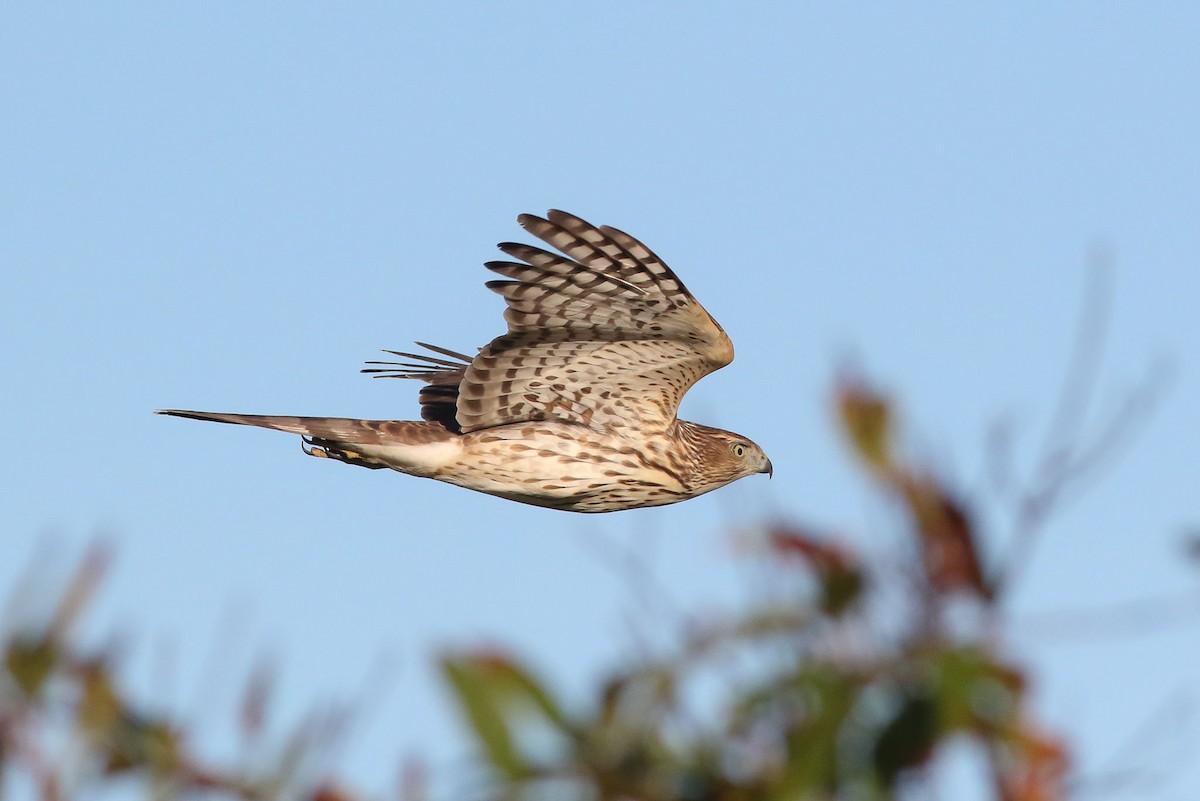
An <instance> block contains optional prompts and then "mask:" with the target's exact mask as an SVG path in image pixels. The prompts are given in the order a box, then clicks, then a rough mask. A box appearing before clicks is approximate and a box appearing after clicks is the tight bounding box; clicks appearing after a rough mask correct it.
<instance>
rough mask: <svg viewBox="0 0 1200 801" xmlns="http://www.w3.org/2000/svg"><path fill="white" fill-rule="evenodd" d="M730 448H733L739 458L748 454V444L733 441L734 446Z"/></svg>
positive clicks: (734, 453)
mask: <svg viewBox="0 0 1200 801" xmlns="http://www.w3.org/2000/svg"><path fill="white" fill-rule="evenodd" d="M730 450H732V451H733V455H734V456H736V457H737V458H739V459H741V458H742V457H743V456H745V455H746V446H745V445H743V444H742V443H740V442H735V443H733V447H732V448H730Z"/></svg>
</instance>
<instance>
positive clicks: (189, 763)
mask: <svg viewBox="0 0 1200 801" xmlns="http://www.w3.org/2000/svg"><path fill="white" fill-rule="evenodd" d="M835 407H836V410H837V415H838V419H839V421H840V425H841V427H842V429H843V431H844V433H845V435H846V440H847V442H848V443H849V447H850V449H851V451H852V452H853V453H854V454H855V456H856V458H857V461H858V462H859V463H861V465H862V467H863V470H864V473H865V475H866V476H867V477H868V481H870V482H871V484H872V485H873V486H874V487H875V488H876V489H877V490H878V492H879V494H880V495H881V496H882V497H883V498H884V499H885V502H886V505H887V508H889V509H892V510H894V511H895V520H896V521H897V522H898V525H897V528H898V529H899V530H900V532H902V536H901V542H902V547H901V548H900V550H899V552H898V553H888V554H879V555H875V556H872V557H871V558H867V557H865V556H862V555H860V554H857V553H856V552H855V551H854V549H852V548H850V547H849V546H848V545H846V544H845V543H842V542H840V541H839V540H838V539H837V538H836V537H832V536H829V535H826V534H823V533H820V532H816V531H813V530H810V529H808V528H806V527H803V526H800V525H796V524H791V523H788V524H774V525H766V526H763V527H762V528H761V529H760V530H758V531H757V532H756V533H755V535H754V545H755V546H756V548H757V552H758V553H759V554H760V555H761V556H762V557H763V558H764V559H765V560H766V563H767V565H768V566H769V567H770V569H771V570H773V571H775V574H777V575H779V576H780V577H781V585H780V586H781V587H782V592H780V593H777V594H776V595H775V596H772V597H770V598H768V599H764V600H763V601H762V602H761V604H759V605H758V606H755V607H752V608H750V609H748V610H747V611H744V612H743V613H740V614H739V615H737V616H733V617H730V618H728V619H718V620H714V619H706V620H704V621H703V622H701V623H699V624H697V623H695V622H694V621H692V623H691V625H688V626H686V627H684V630H683V631H682V632H681V633H680V636H679V638H678V640H676V641H675V644H674V645H672V646H670V647H665V648H663V649H662V651H661V652H659V653H655V654H654V655H649V656H642V657H638V658H635V659H633V660H631V661H628V662H627V663H626V664H625V665H624V666H623V667H621V668H620V669H619V670H617V671H615V672H614V673H613V674H612V675H611V676H610V677H609V678H608V679H607V680H606V681H604V682H603V683H601V685H600V686H597V687H595V688H594V689H593V692H592V696H591V697H590V698H586V699H575V700H574V702H572V703H567V702H565V701H564V700H562V699H560V698H558V697H557V695H556V693H555V691H554V690H553V689H552V688H551V686H550V685H548V684H547V683H546V682H544V681H543V680H542V678H541V677H539V676H537V675H535V673H534V672H533V671H532V670H531V669H529V667H527V666H526V665H524V664H522V662H521V661H520V660H519V659H517V658H516V657H514V656H512V655H510V654H507V653H504V652H502V651H499V650H495V649H490V650H465V651H455V652H450V653H445V654H443V655H442V656H441V658H440V662H439V664H440V669H441V672H442V674H443V676H444V679H445V682H446V685H447V686H448V688H449V690H450V693H451V695H452V697H453V698H454V699H455V701H456V703H457V705H458V707H459V708H460V711H461V713H462V717H463V719H464V721H465V723H466V726H467V729H468V731H469V732H470V734H471V736H472V738H473V740H474V743H475V745H476V750H477V755H478V759H479V763H480V764H481V765H483V766H484V767H485V771H484V774H483V778H484V784H483V785H481V786H478V787H473V788H472V789H470V790H469V791H467V792H464V793H460V794H457V795H456V796H455V799H456V801H457V799H461V798H463V797H470V798H496V799H514V800H515V799H566V800H568V801H569V800H570V799H580V800H581V801H582V800H583V799H587V800H588V801H618V800H628V801H806V800H809V799H811V800H812V801H833V800H834V799H838V800H841V799H865V800H867V801H872V800H874V799H879V800H880V801H882V800H883V799H892V798H913V797H916V798H924V797H928V795H929V793H928V791H929V790H930V786H931V782H932V781H933V778H932V777H933V774H934V771H933V770H932V767H933V766H935V765H937V764H938V761H939V760H940V759H942V758H945V756H946V754H947V753H949V752H951V750H953V752H954V753H959V754H962V753H963V752H964V750H965V751H966V752H968V753H973V754H975V755H976V756H977V757H978V758H977V759H975V760H974V761H972V762H970V764H971V765H973V766H975V767H976V768H977V769H978V771H977V772H978V773H979V775H978V777H977V781H978V784H979V786H980V787H982V788H984V789H985V790H986V792H984V793H983V794H984V795H990V797H993V798H995V799H998V800H999V801H1051V800H1052V799H1060V798H1064V797H1066V790H1065V781H1066V776H1067V773H1068V770H1069V767H1070V758H1069V749H1068V747H1067V744H1066V743H1065V742H1064V741H1063V740H1062V739H1061V738H1060V737H1058V736H1055V735H1054V734H1052V733H1048V732H1047V731H1045V730H1044V729H1043V728H1042V727H1041V725H1039V723H1038V720H1037V716H1036V714H1035V712H1034V710H1033V709H1032V704H1031V700H1030V697H1029V692H1028V687H1029V677H1028V673H1027V671H1026V670H1025V669H1024V668H1023V667H1022V666H1021V665H1020V664H1019V662H1018V661H1017V660H1016V659H1015V658H1014V656H1013V655H1012V654H1011V653H1009V652H1008V649H1007V648H1006V647H1005V635H1006V631H1005V629H1006V626H1007V625H1009V624H1008V623H1007V620H1006V618H1005V617H1004V616H1003V615H1002V614H1001V613H1000V611H999V610H1000V605H1001V603H1002V601H1003V596H1004V595H1006V594H1007V593H1008V592H1010V590H1008V589H1007V582H1005V581H1002V580H1001V578H1002V577H1006V576H1005V570H1004V569H1003V568H1007V567H1010V566H1009V565H1000V564H996V565H992V566H991V567H990V569H989V565H988V563H987V560H986V559H984V557H983V555H982V554H981V552H980V550H979V539H980V537H979V532H978V527H977V524H976V522H975V517H974V515H973V514H972V510H971V509H970V507H969V505H968V504H966V503H965V502H964V500H963V499H962V498H960V497H958V496H956V494H955V493H954V492H952V491H951V490H950V489H949V488H948V487H947V486H946V485H945V484H944V483H943V482H941V481H939V479H938V478H936V477H935V476H934V475H932V474H931V472H930V471H928V470H926V469H924V468H923V467H922V466H921V465H919V464H915V463H913V461H912V460H911V459H910V458H909V457H908V456H907V455H906V454H905V452H904V449H903V448H902V446H901V441H902V437H901V436H900V433H899V432H898V431H897V424H896V420H895V418H896V415H895V412H894V409H893V407H892V405H891V404H890V403H889V402H888V401H887V400H886V399H885V398H884V397H883V396H881V395H880V394H878V393H877V392H875V391H873V390H872V389H871V388H869V387H867V386H866V385H864V384H863V383H862V382H858V381H845V382H843V383H842V384H841V385H840V387H839V388H838V391H837V394H836V403H835ZM1064 480H1065V478H1064ZM1040 508H1041V507H1039V509H1040ZM993 561H995V560H993ZM104 563H105V555H104V553H103V552H102V551H100V550H97V551H96V552H95V553H93V554H92V555H91V556H90V557H89V558H88V559H86V560H85V562H84V563H83V565H82V567H81V568H80V569H79V571H78V573H77V575H76V576H75V578H74V580H72V581H71V582H70V584H69V586H68V588H67V590H66V591H65V593H63V595H62V598H61V600H60V602H59V603H58V605H57V607H56V609H55V610H54V611H53V613H52V614H50V615H49V616H48V618H49V619H48V621H47V622H45V623H43V624H41V625H37V626H23V627H17V628H16V629H15V630H12V631H7V632H5V633H4V635H3V642H2V643H0V645H2V648H3V667H2V669H0V793H3V792H5V790H6V788H11V787H13V786H17V785H19V784H21V783H23V784H24V786H29V787H32V788H34V790H35V793H36V794H37V795H39V796H40V798H42V799H44V801H56V800H57V799H66V798H78V797H81V796H83V795H87V794H89V793H91V792H93V791H95V790H96V789H97V788H102V787H105V786H107V785H106V783H108V782H111V781H113V780H115V779H118V778H127V777H131V776H132V777H135V778H136V779H137V781H138V783H139V784H138V786H139V787H144V788H145V792H146V793H147V794H148V795H150V796H152V797H155V798H159V797H161V798H168V797H176V796H183V795H193V794H196V793H203V794H204V795H205V796H206V797H214V798H216V797H223V798H240V799H275V798H288V799H293V798H311V799H320V800H321V801H336V800H337V799H341V798H351V797H363V796H362V795H360V794H356V793H352V792H350V791H348V790H344V789H340V788H342V787H344V786H345V785H343V784H341V783H338V782H335V781H333V780H331V779H329V778H328V777H327V776H325V775H324V772H323V771H322V770H320V769H314V768H313V767H312V765H313V758H312V756H311V755H312V754H313V753H314V752H315V751H317V750H319V748H318V745H317V744H318V743H319V742H320V741H321V739H322V738H327V737H329V736H330V732H329V731H327V730H324V729H322V728H321V726H319V725H315V724H314V725H313V726H309V727H308V728H307V729H306V730H303V731H299V732H297V733H296V734H295V735H294V736H293V737H292V739H291V741H290V743H289V744H288V746H286V747H283V748H281V749H278V751H277V752H278V758H277V759H275V760H274V761H273V762H271V761H268V764H261V763H255V764H253V765H240V764H239V765H235V766H232V767H231V766H225V767H213V766H211V765H205V764H203V763H202V761H201V760H200V759H199V758H198V757H197V756H196V755H195V753H194V749H193V748H192V747H191V745H190V743H189V741H188V738H187V737H186V735H185V727H183V726H182V725H181V724H179V723H178V722H176V721H173V720H171V719H169V718H167V717H165V716H161V715H160V716H155V715H152V714H149V713H147V712H145V711H144V710H141V709H140V708H139V707H138V705H137V704H136V703H135V702H134V700H132V699H131V698H130V696H129V694H128V693H127V692H126V691H124V690H123V689H122V688H121V686H120V682H119V681H118V679H117V675H116V673H115V671H114V665H113V664H112V661H113V660H112V659H111V658H110V657H109V656H108V655H106V654H103V653H100V654H97V653H89V652H87V651H86V650H85V649H83V648H82V647H81V646H80V645H79V644H78V638H77V637H76V636H75V635H73V634H72V632H73V629H74V628H75V623H76V621H77V619H78V618H79V615H80V613H81V611H82V610H83V609H84V608H85V607H86V605H87V600H88V598H89V596H90V595H91V593H92V591H93V589H94V588H95V586H96V585H97V583H98V582H99V580H100V577H101V575H102V574H103V568H104ZM714 678H715V679H717V680H716V681H715V682H714V681H711V680H712V679H714ZM706 682H707V683H706ZM270 690H271V678H270V676H269V675H267V674H262V675H256V676H253V677H251V680H250V682H249V683H248V688H247V690H246V697H245V699H244V701H243V703H242V705H241V710H240V713H241V717H240V720H241V725H242V727H243V729H244V731H243V735H244V737H245V739H246V740H251V739H254V738H258V737H262V736H263V735H262V730H263V728H264V727H263V720H264V717H265V716H266V713H267V710H266V707H267V705H268V701H269V698H270V695H271V693H270ZM414 776H415V778H414V777H409V779H410V780H408V781H405V782H402V787H401V789H400V790H399V791H398V792H399V794H400V795H401V796H402V797H405V798H411V799H424V798H426V797H427V795H428V788H427V787H426V783H425V780H424V778H423V773H421V774H414Z"/></svg>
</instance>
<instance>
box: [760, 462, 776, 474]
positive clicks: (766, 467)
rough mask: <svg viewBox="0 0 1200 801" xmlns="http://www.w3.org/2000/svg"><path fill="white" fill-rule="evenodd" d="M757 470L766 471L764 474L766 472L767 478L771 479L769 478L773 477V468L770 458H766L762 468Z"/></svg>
mask: <svg viewBox="0 0 1200 801" xmlns="http://www.w3.org/2000/svg"><path fill="white" fill-rule="evenodd" d="M758 472H760V473H766V474H767V478H768V479H771V478H774V477H775V470H774V468H772V467H771V460H770V459H768V460H767V463H766V464H765V465H763V469H762V470H759V471H758Z"/></svg>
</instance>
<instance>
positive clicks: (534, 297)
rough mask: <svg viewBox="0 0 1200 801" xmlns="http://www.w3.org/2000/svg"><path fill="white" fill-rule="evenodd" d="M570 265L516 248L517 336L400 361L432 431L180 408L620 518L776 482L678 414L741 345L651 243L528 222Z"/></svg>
mask: <svg viewBox="0 0 1200 801" xmlns="http://www.w3.org/2000/svg"><path fill="white" fill-rule="evenodd" d="M517 219H518V221H519V222H520V223H521V225H522V226H524V228H525V230H527V231H529V232H530V233H532V234H533V235H534V236H537V237H538V238H539V239H542V240H543V241H545V242H546V243H548V244H549V245H552V246H553V247H554V248H556V249H557V250H559V251H561V252H562V254H564V255H558V254H556V253H551V252H550V251H547V250H542V249H541V248H537V247H533V246H531V245H521V244H516V243H512V242H505V243H502V244H501V245H500V246H499V247H500V250H502V251H503V252H504V253H506V254H507V255H508V256H511V257H512V258H514V259H517V260H518V261H493V262H488V264H487V265H486V266H487V267H488V269H490V270H492V271H494V272H496V273H499V274H500V275H502V276H504V277H505V278H508V279H511V280H507V281H489V282H488V284H487V286H488V288H489V289H492V290H494V291H496V292H498V293H500V294H501V295H503V296H504V300H505V301H506V303H507V304H508V309H507V310H506V311H505V313H504V319H505V320H506V321H507V322H508V333H506V334H504V335H503V336H500V337H497V338H496V339H494V340H492V341H491V343H490V344H488V346H487V347H485V348H484V349H483V350H481V351H480V352H479V354H478V355H476V356H474V357H470V356H464V355H462V354H460V353H455V352H454V351H450V350H446V349H444V348H438V347H434V346H432V345H425V344H424V343H417V344H418V345H421V347H423V348H425V349H427V350H429V351H430V352H431V353H433V354H436V355H417V354H412V353H403V352H399V351H387V353H391V354H393V355H395V356H399V357H400V358H402V359H408V360H411V361H406V362H368V364H371V365H376V366H373V367H370V368H367V369H366V370H364V371H363V372H367V373H374V374H375V375H376V376H378V377H395V378H416V379H420V380H422V381H424V382H425V383H426V386H425V387H424V388H422V390H421V393H420V402H421V417H422V418H423V421H422V422H417V421H407V420H404V421H399V420H350V419H346V418H340V417H282V416H265V415H251V414H224V413H220V412H191V411H182V410H178V409H167V410H163V411H160V412H159V414H171V415H176V416H178V417H191V418H195V419H197V420H212V421H215V422H219V423H237V424H240V425H251V426H261V427H263V428H272V429H275V430H277V431H288V432H291V433H293V434H300V435H301V437H302V438H303V442H304V444H305V445H307V446H308V447H307V448H306V450H305V452H306V453H309V454H311V455H313V456H322V457H328V458H332V459H337V460H339V461H342V462H346V463H347V464H353V465H359V466H361V467H369V468H372V469H377V468H381V467H390V468H392V469H393V470H398V471H400V472H401V473H408V474H409V475H414V476H423V477H425V478H436V479H438V480H440V481H446V482H449V483H451V484H457V485H458V486H460V487H466V488H468V489H473V490H478V491H479V492H486V493H488V494H490V495H499V496H500V497H502V498H509V499H511V500H514V501H521V502H522V503H529V504H534V505H536V506H548V507H551V508H554V509H565V510H569V511H573V512H612V511H616V510H620V509H635V508H638V507H642V506H660V505H662V504H668V503H675V502H677V501H682V500H686V499H688V498H694V497H695V496H697V495H700V494H702V493H705V492H709V491H711V490H714V489H717V488H718V487H722V486H724V485H726V484H728V483H730V482H731V481H736V480H737V479H739V478H742V477H743V476H748V475H751V474H753V473H767V474H768V475H769V474H770V473H771V462H770V460H769V459H767V457H766V455H765V454H764V453H763V452H762V449H761V448H759V447H758V445H756V444H754V443H753V442H751V441H750V440H748V439H746V438H745V437H743V436H740V435H738V434H733V433H731V432H729V431H722V430H720V429H717V428H709V427H708V426H702V425H698V424H696V423H689V422H686V421H684V420H680V419H678V418H677V417H676V416H675V415H676V412H677V410H678V408H679V400H680V398H682V397H683V394H684V393H685V392H687V391H688V388H690V387H691V386H692V384H694V383H696V382H697V381H699V380H700V379H701V378H703V377H704V376H706V375H708V374H709V373H711V372H713V371H714V370H717V369H719V368H721V367H724V366H725V365H727V364H729V363H730V362H731V361H733V343H731V342H730V341H729V337H728V336H727V335H726V334H725V331H724V330H722V328H721V326H720V325H718V324H717V321H716V320H714V319H713V318H712V317H711V316H710V315H709V314H708V312H706V311H705V310H704V308H703V307H702V306H701V305H700V304H699V303H698V302H697V301H696V299H695V298H694V297H692V295H691V293H690V292H688V291H687V289H686V288H685V287H684V285H683V283H682V282H680V280H679V279H678V278H676V277H675V273H673V272H671V270H670V268H668V267H667V265H666V264H664V263H663V261H662V260H661V259H659V258H658V257H657V256H655V255H654V253H653V252H651V251H650V249H649V248H647V247H646V246H645V245H643V244H642V243H641V242H639V241H638V240H636V239H634V238H633V237H631V236H629V235H628V234H626V233H623V232H621V231H618V230H617V229H615V228H610V227H608V226H600V227H599V228H597V227H595V226H593V225H591V224H589V223H587V222H585V221H583V220H581V219H579V218H578V217H575V216H573V215H570V214H567V213H566V212H562V211H554V210H551V211H550V212H549V213H548V214H547V219H542V218H541V217H536V216H533V215H530V214H523V215H521V216H520V217H518V218H517Z"/></svg>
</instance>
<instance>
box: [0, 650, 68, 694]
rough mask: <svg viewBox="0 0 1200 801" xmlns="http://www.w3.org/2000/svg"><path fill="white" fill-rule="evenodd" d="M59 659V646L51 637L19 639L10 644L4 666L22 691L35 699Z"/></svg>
mask: <svg viewBox="0 0 1200 801" xmlns="http://www.w3.org/2000/svg"><path fill="white" fill-rule="evenodd" d="M58 657H59V653H58V645H57V644H56V643H55V642H54V640H53V639H52V638H51V637H49V636H40V637H18V638H16V639H14V640H13V641H12V642H10V643H9V646H8V651H7V652H6V653H5V655H4V664H5V667H7V668H8V673H9V675H10V676H12V677H13V680H14V681H15V682H16V683H17V686H18V687H20V688H21V691H22V692H24V693H25V695H27V696H30V697H33V696H36V695H37V694H38V693H39V692H40V691H41V689H42V686H43V685H44V684H45V683H46V679H48V678H49V677H50V674H51V673H52V672H53V671H54V667H55V665H56V664H57V663H58Z"/></svg>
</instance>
